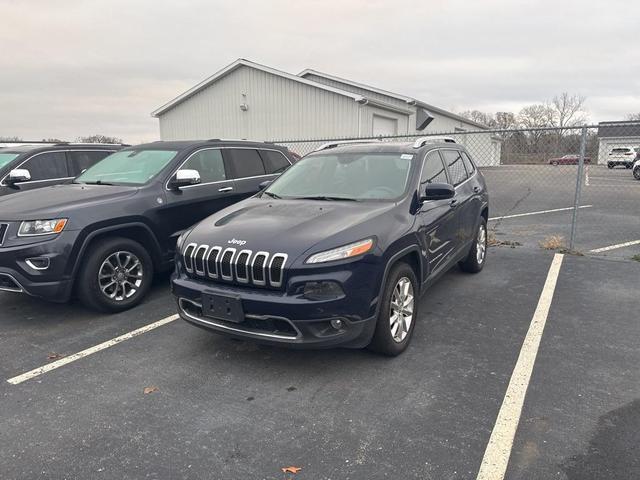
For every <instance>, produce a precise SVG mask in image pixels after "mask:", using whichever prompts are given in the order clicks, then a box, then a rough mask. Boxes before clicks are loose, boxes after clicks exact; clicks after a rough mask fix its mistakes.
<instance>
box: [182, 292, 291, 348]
mask: <svg viewBox="0 0 640 480" xmlns="http://www.w3.org/2000/svg"><path fill="white" fill-rule="evenodd" d="M183 302H189V303H190V304H192V305H195V306H196V307H197V308H200V309H202V305H200V304H199V303H196V302H194V301H192V300H187V299H186V298H180V299H179V300H178V306H179V308H180V313H181V314H182V315H184V316H186V317H187V318H189V319H190V320H193V321H194V322H196V323H201V324H204V325H209V326H212V327H215V328H218V329H220V330H226V331H229V332H238V333H244V334H248V335H256V336H258V337H265V338H275V339H278V340H295V339H297V338H300V337H301V334H300V330H298V328H297V327H296V326H295V325H294V324H293V323H292V322H291V321H289V320H288V319H285V318H282V317H274V318H279V319H282V320H284V321H286V322H288V323H289V325H291V326H292V327H293V329H294V330H295V331H296V332H297V335H295V336H293V335H277V334H275V333H265V332H256V331H254V330H248V329H244V328H238V327H230V326H228V325H224V324H222V323H219V322H216V321H215V320H214V319H209V318H207V319H204V318H202V317H196V316H195V315H192V314H191V313H189V312H187V311H186V310H185V309H184V307H183V306H182V305H183ZM246 316H247V317H249V318H255V317H253V316H251V315H246ZM258 318H260V317H258Z"/></svg>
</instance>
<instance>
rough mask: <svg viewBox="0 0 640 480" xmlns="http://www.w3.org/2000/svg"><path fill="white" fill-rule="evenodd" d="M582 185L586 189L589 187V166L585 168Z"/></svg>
mask: <svg viewBox="0 0 640 480" xmlns="http://www.w3.org/2000/svg"><path fill="white" fill-rule="evenodd" d="M584 184H585V185H586V186H587V187H588V186H589V165H587V166H586V167H585V174H584Z"/></svg>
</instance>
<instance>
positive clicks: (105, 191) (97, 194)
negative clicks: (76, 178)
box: [0, 184, 138, 221]
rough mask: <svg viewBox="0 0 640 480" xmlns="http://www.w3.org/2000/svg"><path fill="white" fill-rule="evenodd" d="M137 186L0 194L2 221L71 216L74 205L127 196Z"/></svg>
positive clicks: (63, 187)
mask: <svg viewBox="0 0 640 480" xmlns="http://www.w3.org/2000/svg"><path fill="white" fill-rule="evenodd" d="M137 191H138V189H137V188H135V187H121V186H115V185H113V186H111V185H80V184H66V185H55V186H53V187H45V188H37V189H35V190H26V191H24V192H18V193H14V194H12V195H6V196H4V197H0V220H8V221H19V220H41V219H49V218H56V217H65V216H68V214H69V212H70V211H72V210H73V209H74V208H79V207H81V208H92V207H95V206H97V205H100V204H104V203H108V202H113V201H114V200H116V199H122V198H127V197H130V196H132V195H135V194H136V192H137Z"/></svg>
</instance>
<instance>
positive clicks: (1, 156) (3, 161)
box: [0, 153, 20, 168]
mask: <svg viewBox="0 0 640 480" xmlns="http://www.w3.org/2000/svg"><path fill="white" fill-rule="evenodd" d="M18 155H20V154H19V153H0V168H2V167H4V166H5V165H7V164H8V163H9V162H10V161H11V160H13V159H14V158H16V157H17V156H18Z"/></svg>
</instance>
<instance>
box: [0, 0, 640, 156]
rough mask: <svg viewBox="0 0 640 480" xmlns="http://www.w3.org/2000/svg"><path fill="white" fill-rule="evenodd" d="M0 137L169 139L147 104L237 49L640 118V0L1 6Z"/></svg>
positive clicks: (404, 81)
mask: <svg viewBox="0 0 640 480" xmlns="http://www.w3.org/2000/svg"><path fill="white" fill-rule="evenodd" d="M0 12H1V17H0V18H2V28H0V52H1V54H0V136H14V135H15V136H19V137H22V138H24V139H30V140H38V139H42V138H45V137H47V138H49V137H57V138H61V139H68V140H73V139H75V138H76V137H77V136H81V135H82V136H85V135H90V134H95V133H101V134H105V135H115V136H118V137H121V138H123V139H124V140H125V141H127V142H132V143H138V142H141V141H150V140H155V139H157V138H158V135H159V133H158V121H157V119H154V118H151V116H150V112H151V111H152V110H154V109H155V108H157V107H158V106H160V105H162V104H164V103H166V102H167V101H168V100H170V99H172V98H173V97H175V96H177V95H178V94H180V93H182V92H183V91H184V90H186V89H188V88H190V87H192V86H193V85H195V84H196V83H197V82H199V81H201V80H202V79H203V78H206V77H208V76H209V75H211V74H212V73H214V72H215V71H217V70H219V69H220V68H222V67H224V66H225V65H227V64H229V63H231V62H232V61H234V60H235V59H237V58H239V57H243V58H247V59H249V60H252V61H255V62H258V63H263V64H266V65H268V66H271V67H275V68H279V69H281V70H285V71H288V72H290V73H299V72H300V71H301V70H303V69H304V68H313V69H316V70H320V71H324V72H327V73H332V74H334V75H337V76H342V77H346V78H350V79H352V80H355V81H359V82H362V83H368V84H371V85H375V86H377V87H380V88H383V89H386V90H391V91H395V92H398V93H401V94H404V95H408V96H413V97H416V98H418V99H420V100H423V101H425V102H428V103H431V104H433V105H436V106H439V107H442V108H446V109H449V110H452V111H457V112H459V111H462V110H469V109H479V110H483V111H490V112H494V111H504V110H508V111H518V110H519V109H520V108H521V107H522V106H524V105H527V104H530V103H535V102H540V101H544V100H547V99H549V98H551V97H553V95H555V94H557V93H560V92H562V91H568V92H571V93H579V94H582V95H585V96H587V97H588V98H587V104H586V107H587V110H588V112H589V115H590V119H591V120H592V121H594V122H597V121H602V120H620V119H624V117H625V116H626V115H627V114H628V113H632V112H640V2H637V1H635V0H628V1H611V0H608V1H606V2H603V1H592V0H583V1H580V2H578V1H575V2H573V1H564V0H554V1H546V0H545V1H543V0H535V1H527V2H518V1H514V0H482V1H469V0H465V1H449V2H440V1H438V2H436V1H432V0H419V1H406V2H403V1H398V0H395V1H363V0H314V1H305V0H297V1H293V0H263V1H231V0H230V1H212V0H174V1H162V0H104V1H102V0H99V1H98V0H96V1H92V0H83V1H79V0H55V1H53V0H37V1H36V0H15V1H11V0H0Z"/></svg>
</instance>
